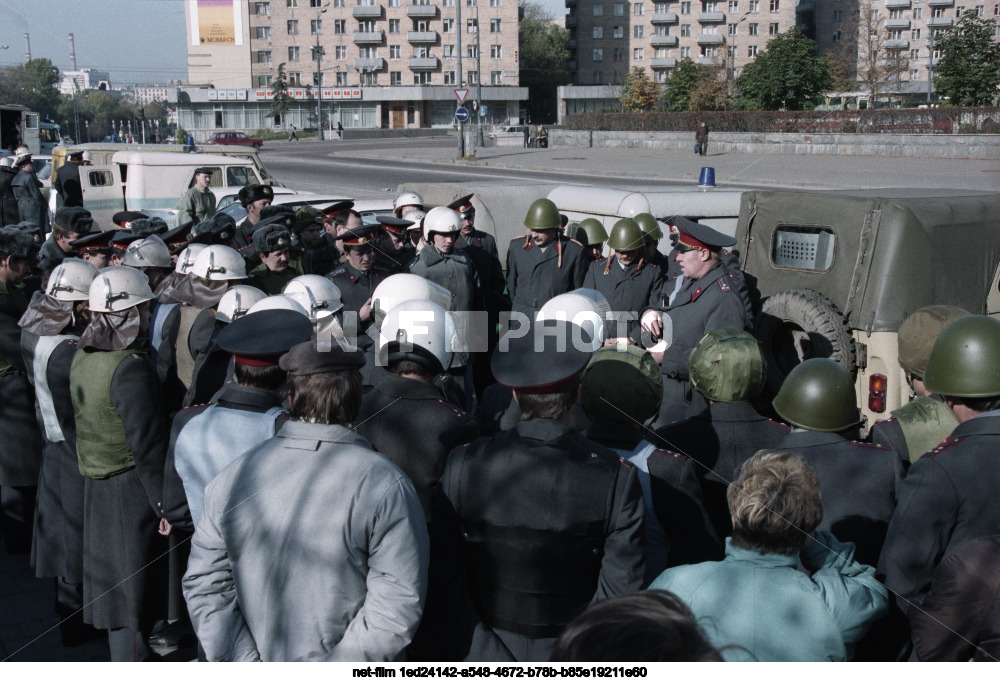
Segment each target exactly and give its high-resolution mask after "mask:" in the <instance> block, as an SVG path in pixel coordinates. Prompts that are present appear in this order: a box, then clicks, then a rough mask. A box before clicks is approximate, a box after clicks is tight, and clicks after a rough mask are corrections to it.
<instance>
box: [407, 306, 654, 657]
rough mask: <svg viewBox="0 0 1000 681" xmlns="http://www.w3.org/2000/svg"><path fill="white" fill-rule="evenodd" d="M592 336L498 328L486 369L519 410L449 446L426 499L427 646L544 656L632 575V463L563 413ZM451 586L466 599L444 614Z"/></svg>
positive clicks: (436, 652)
mask: <svg viewBox="0 0 1000 681" xmlns="http://www.w3.org/2000/svg"><path fill="white" fill-rule="evenodd" d="M591 348H592V345H591V340H590V338H589V336H587V334H586V332H585V331H582V330H581V329H580V327H578V326H574V325H572V324H569V323H568V322H564V321H552V322H538V323H537V324H533V325H532V327H531V329H530V330H524V332H523V333H522V332H521V330H519V329H515V330H513V331H512V332H511V333H509V334H507V336H505V337H504V338H502V339H501V340H500V344H499V346H498V347H497V351H496V353H495V354H494V355H493V373H494V375H495V376H496V378H497V381H499V382H500V383H501V384H503V385H505V386H508V387H509V388H511V389H512V390H513V392H514V399H515V400H517V402H518V404H519V405H520V407H521V412H522V416H521V419H522V420H521V422H520V423H518V424H517V427H516V428H514V429H513V430H510V431H506V432H502V433H499V434H497V435H495V436H493V437H491V438H480V439H479V440H476V441H475V442H473V443H472V444H471V445H468V446H465V447H460V448H457V449H455V450H453V451H452V452H451V454H450V455H449V457H448V461H447V463H446V465H445V469H444V473H443V475H442V476H441V485H440V487H439V489H438V490H437V492H436V493H435V497H434V501H433V503H434V507H433V512H432V513H433V515H432V522H431V526H432V529H433V531H434V533H435V540H436V541H437V539H438V532H440V533H441V534H440V542H441V544H440V547H441V550H440V551H437V550H436V551H435V564H434V566H433V568H432V572H431V583H430V590H429V591H428V594H429V595H428V602H427V615H426V616H425V625H424V626H425V628H426V630H427V631H426V633H427V637H426V638H424V637H423V632H422V634H421V636H422V638H421V644H423V645H427V646H429V647H428V648H427V649H424V650H422V651H421V653H422V654H424V655H426V656H427V657H428V658H430V659H442V658H445V659H465V660H492V661H501V660H503V661H514V662H532V661H542V660H547V659H548V658H549V654H550V653H551V652H552V648H553V646H554V644H555V641H556V637H557V636H558V635H559V633H560V632H561V631H562V629H563V628H564V627H565V626H566V625H567V624H568V623H569V622H570V621H571V620H572V619H573V618H574V617H576V616H577V615H579V614H580V613H581V612H583V611H584V610H585V609H586V607H587V606H588V605H589V604H591V603H592V602H594V601H598V600H603V599H605V598H610V597H613V596H619V595H623V594H626V593H630V592H633V591H637V590H638V589H639V588H640V587H641V586H642V583H643V577H644V570H645V560H644V554H643V534H642V530H643V521H644V515H645V514H644V505H643V497H642V490H641V487H640V484H639V478H638V476H637V474H636V470H635V468H634V467H633V466H632V465H631V464H630V463H628V462H626V461H624V460H623V459H622V458H621V457H620V456H619V455H618V454H617V453H615V452H614V451H612V450H610V449H608V448H607V447H605V446H603V445H599V444H597V443H595V442H591V441H590V440H587V439H585V438H584V437H583V435H581V434H580V433H579V432H577V431H575V430H574V429H573V428H572V426H571V425H570V413H571V411H572V409H573V407H574V405H575V404H576V403H577V401H578V400H579V396H580V374H581V372H582V371H583V370H584V368H585V367H586V365H587V361H588V360H589V359H590V356H591ZM439 559H440V561H439ZM463 593H464V595H465V596H466V597H468V598H470V599H471V610H469V611H466V613H465V615H464V616H462V615H458V616H456V615H455V611H456V607H457V606H456V605H455V600H454V599H455V598H456V597H457V598H461V596H462V595H463ZM457 609H458V610H459V611H460V610H461V608H457ZM434 646H445V647H449V649H437V648H436V647H434Z"/></svg>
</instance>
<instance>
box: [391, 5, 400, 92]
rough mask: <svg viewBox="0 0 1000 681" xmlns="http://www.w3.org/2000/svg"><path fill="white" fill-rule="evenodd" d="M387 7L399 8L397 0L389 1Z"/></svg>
mask: <svg viewBox="0 0 1000 681" xmlns="http://www.w3.org/2000/svg"><path fill="white" fill-rule="evenodd" d="M389 7H399V0H389ZM390 80H391V78H390Z"/></svg>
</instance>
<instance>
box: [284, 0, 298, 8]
mask: <svg viewBox="0 0 1000 681" xmlns="http://www.w3.org/2000/svg"><path fill="white" fill-rule="evenodd" d="M298 6H299V0H285V7H298Z"/></svg>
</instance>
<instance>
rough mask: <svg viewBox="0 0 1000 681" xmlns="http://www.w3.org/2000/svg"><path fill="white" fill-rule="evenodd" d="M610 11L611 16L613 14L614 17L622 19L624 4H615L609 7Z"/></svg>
mask: <svg viewBox="0 0 1000 681" xmlns="http://www.w3.org/2000/svg"><path fill="white" fill-rule="evenodd" d="M611 10H612V14H614V15H615V16H616V17H623V16H625V3H624V2H616V3H614V4H612V5H611Z"/></svg>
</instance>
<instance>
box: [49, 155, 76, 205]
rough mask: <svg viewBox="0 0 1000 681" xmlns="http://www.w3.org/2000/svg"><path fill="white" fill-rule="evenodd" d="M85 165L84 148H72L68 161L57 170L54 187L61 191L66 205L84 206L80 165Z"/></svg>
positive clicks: (60, 194)
mask: <svg viewBox="0 0 1000 681" xmlns="http://www.w3.org/2000/svg"><path fill="white" fill-rule="evenodd" d="M81 165H83V149H71V150H70V151H69V153H68V154H67V156H66V163H63V164H62V167H60V168H59V170H57V171H56V176H55V178H54V179H53V181H52V188H53V189H55V190H56V191H57V192H59V196H61V197H62V202H63V205H64V206H71V207H72V206H77V207H83V188H82V187H81V186H80V166H81Z"/></svg>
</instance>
